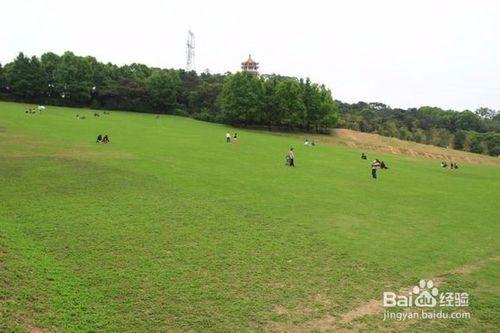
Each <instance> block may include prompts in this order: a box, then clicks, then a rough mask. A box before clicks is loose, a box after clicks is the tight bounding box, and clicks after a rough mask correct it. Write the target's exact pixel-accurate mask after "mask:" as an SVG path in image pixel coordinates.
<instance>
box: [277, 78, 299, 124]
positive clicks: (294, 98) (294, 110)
mask: <svg viewBox="0 0 500 333" xmlns="http://www.w3.org/2000/svg"><path fill="white" fill-rule="evenodd" d="M274 100H275V102H276V111H275V112H277V114H278V117H279V119H280V125H281V126H285V127H290V128H291V127H294V126H296V127H299V128H304V127H305V125H306V106H305V105H304V102H303V100H302V91H301V89H300V85H299V83H298V82H297V81H296V80H285V81H282V82H280V83H279V84H278V86H277V87H276V90H275V92H274Z"/></svg>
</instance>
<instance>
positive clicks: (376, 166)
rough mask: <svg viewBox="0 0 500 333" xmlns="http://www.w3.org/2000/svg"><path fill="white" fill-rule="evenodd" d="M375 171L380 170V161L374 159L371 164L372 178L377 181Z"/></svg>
mask: <svg viewBox="0 0 500 333" xmlns="http://www.w3.org/2000/svg"><path fill="white" fill-rule="evenodd" d="M377 169H380V161H379V160H378V159H376V160H375V161H373V163H372V178H373V179H377Z"/></svg>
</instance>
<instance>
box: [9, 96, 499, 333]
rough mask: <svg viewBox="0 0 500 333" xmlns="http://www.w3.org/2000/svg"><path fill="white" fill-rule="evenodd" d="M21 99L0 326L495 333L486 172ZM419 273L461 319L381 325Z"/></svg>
mask: <svg viewBox="0 0 500 333" xmlns="http://www.w3.org/2000/svg"><path fill="white" fill-rule="evenodd" d="M26 107H27V106H26V105H22V104H14V103H0V332H26V331H29V332H181V331H196V332H253V331H256V332H259V331H277V332H283V331H292V332H302V331H306V332H307V331H342V330H345V331H348V330H354V331H363V330H364V331H367V332H374V331H403V330H404V331H410V332H411V331H415V332H417V331H419V332H420V331H422V332H460V331H462V332H493V331H498V330H500V326H499V323H500V318H499V311H498V310H499V307H500V288H499V281H500V263H499V261H498V259H499V258H500V256H499V254H500V247H499V242H498V239H499V234H500V233H499V231H500V226H499V222H500V218H499V207H498V204H499V203H500V167H498V166H491V165H479V164H461V168H460V169H459V170H455V171H451V170H449V169H446V170H443V169H441V168H440V167H439V162H438V161H435V160H431V159H419V158H416V157H410V156H398V155H392V154H383V153H373V152H370V151H368V156H369V160H370V159H373V158H375V157H378V158H381V159H382V160H384V161H385V162H386V163H387V164H388V165H389V167H390V170H387V171H381V172H380V177H379V179H377V180H372V179H371V178H370V167H369V161H368V162H367V161H363V160H361V159H360V158H359V156H360V150H357V149H353V148H349V147H343V146H334V145H326V144H322V142H321V141H320V144H319V145H318V146H316V147H314V148H312V147H304V146H303V145H302V144H301V141H299V140H298V138H294V137H286V136H277V135H269V134H265V133H259V132H255V131H245V130H238V134H239V138H240V141H239V143H238V144H237V145H234V144H226V143H225V138H224V135H225V132H226V130H227V127H225V126H222V125H216V124H208V123H203V122H198V121H195V120H192V119H187V118H180V117H173V116H161V117H160V118H158V119H157V118H156V117H155V116H154V115H150V114H137V113H127V112H114V111H113V112H111V114H110V115H102V116H101V117H93V116H92V114H93V111H90V110H82V109H69V108H56V107H48V108H47V110H46V111H45V112H44V113H43V114H40V115H38V114H37V115H28V114H25V113H24V110H25V109H26ZM76 114H80V115H86V117H87V119H85V120H77V119H76V118H75V115H76ZM99 133H102V134H104V133H106V134H109V136H110V139H111V143H110V144H106V145H104V144H99V145H98V144H96V143H95V137H96V136H97V134H99ZM320 140H321V139H320ZM290 146H294V147H296V148H295V150H296V168H289V167H286V166H285V165H284V156H285V153H286V152H287V150H288V148H289V147H290ZM422 278H425V279H431V278H432V279H435V281H437V282H438V283H439V288H440V289H442V290H450V291H464V292H467V293H469V295H470V296H469V298H470V301H469V302H470V305H469V307H468V308H467V310H468V311H469V312H470V316H471V318H470V319H459V320H458V319H457V320H417V321H404V322H398V321H383V320H382V312H383V309H382V308H381V306H380V304H381V294H382V292H384V291H387V290H396V291H397V290H400V289H401V288H405V287H408V286H413V285H415V284H416V283H418V281H419V280H420V279H422Z"/></svg>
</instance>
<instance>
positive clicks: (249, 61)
mask: <svg viewBox="0 0 500 333" xmlns="http://www.w3.org/2000/svg"><path fill="white" fill-rule="evenodd" d="M241 64H242V65H258V64H259V63H258V62H256V61H254V60H253V59H252V55H251V54H249V55H248V59H247V60H246V61H244V62H242V63H241Z"/></svg>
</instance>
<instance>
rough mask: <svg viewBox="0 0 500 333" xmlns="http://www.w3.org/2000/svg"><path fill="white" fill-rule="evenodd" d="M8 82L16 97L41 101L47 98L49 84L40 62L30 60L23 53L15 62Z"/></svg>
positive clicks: (9, 73) (33, 58)
mask: <svg viewBox="0 0 500 333" xmlns="http://www.w3.org/2000/svg"><path fill="white" fill-rule="evenodd" d="M7 82H8V85H9V87H10V90H11V91H12V94H13V95H14V97H17V98H19V99H21V100H33V101H36V102H38V101H40V100H43V98H44V97H45V96H46V88H47V85H48V84H47V82H46V81H45V75H44V73H43V69H42V66H41V64H40V61H39V60H38V59H37V58H36V57H32V58H28V57H26V56H25V55H24V54H23V53H22V52H21V53H19V55H18V56H17V58H16V59H15V60H14V61H13V63H12V67H11V68H10V71H9V72H8V76H7Z"/></svg>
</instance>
